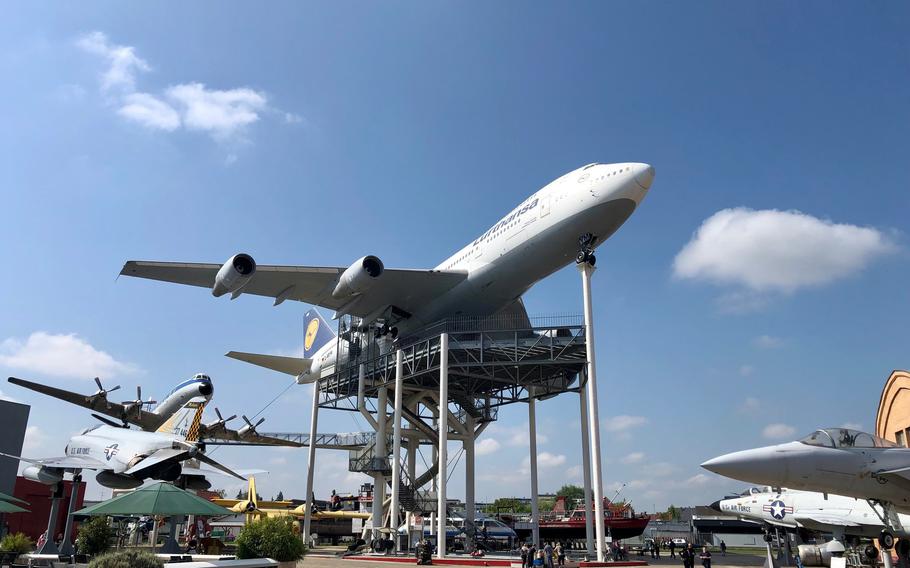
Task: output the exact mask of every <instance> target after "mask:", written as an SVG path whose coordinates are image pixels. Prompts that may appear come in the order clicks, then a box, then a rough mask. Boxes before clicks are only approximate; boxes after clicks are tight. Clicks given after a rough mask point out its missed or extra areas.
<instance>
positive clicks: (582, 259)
mask: <svg viewBox="0 0 910 568" xmlns="http://www.w3.org/2000/svg"><path fill="white" fill-rule="evenodd" d="M595 241H597V237H595V236H594V235H592V234H591V233H585V234H583V235H582V236H580V237H578V254H576V255H575V264H584V263H588V264H589V265H591V266H594V263H596V262H597V257H595V256H594V243H595Z"/></svg>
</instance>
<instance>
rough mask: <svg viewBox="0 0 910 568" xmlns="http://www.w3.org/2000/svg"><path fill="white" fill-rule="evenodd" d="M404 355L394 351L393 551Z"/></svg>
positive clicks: (395, 530)
mask: <svg viewBox="0 0 910 568" xmlns="http://www.w3.org/2000/svg"><path fill="white" fill-rule="evenodd" d="M402 375H404V356H403V354H402V353H401V349H399V350H398V351H396V353H395V414H394V418H392V420H394V423H393V424H392V502H391V503H390V504H389V509H390V513H389V514H390V515H391V516H390V520H391V522H390V523H389V528H391V529H392V539H393V540H394V541H395V552H400V551H401V541H400V539H399V538H398V489H399V486H400V485H401V395H402V389H403V388H404V378H403V376H402Z"/></svg>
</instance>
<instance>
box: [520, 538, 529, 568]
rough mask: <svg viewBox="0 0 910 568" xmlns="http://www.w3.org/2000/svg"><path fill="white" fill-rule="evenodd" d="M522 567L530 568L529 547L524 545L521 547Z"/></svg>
mask: <svg viewBox="0 0 910 568" xmlns="http://www.w3.org/2000/svg"><path fill="white" fill-rule="evenodd" d="M521 566H522V568H528V545H527V544H524V543H522V545H521Z"/></svg>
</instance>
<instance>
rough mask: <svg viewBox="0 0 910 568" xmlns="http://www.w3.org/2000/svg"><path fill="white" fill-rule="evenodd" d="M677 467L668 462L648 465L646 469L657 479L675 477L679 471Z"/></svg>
mask: <svg viewBox="0 0 910 568" xmlns="http://www.w3.org/2000/svg"><path fill="white" fill-rule="evenodd" d="M677 469H678V468H677V467H676V466H675V465H673V464H671V463H668V462H657V463H652V464H648V465H647V466H646V467H645V470H646V471H647V473H648V474H650V475H653V476H655V477H666V476H668V475H673V474H674V473H676V471H677Z"/></svg>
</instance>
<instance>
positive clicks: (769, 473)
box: [701, 446, 788, 486]
mask: <svg viewBox="0 0 910 568" xmlns="http://www.w3.org/2000/svg"><path fill="white" fill-rule="evenodd" d="M776 449H777V448H776V447H774V446H769V447H766V448H755V449H753V450H743V451H741V452H733V453H732V454H726V455H723V456H718V457H716V458H713V459H710V460H708V461H706V462H705V463H703V464H701V466H702V467H703V468H705V469H707V470H708V471H713V472H714V473H716V474H718V475H723V476H724V477H729V478H731V479H738V480H739V481H745V482H746V483H755V484H760V485H774V486H778V485H786V477H787V472H788V467H787V458H786V456H785V454H783V453H781V452H778V451H776Z"/></svg>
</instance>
